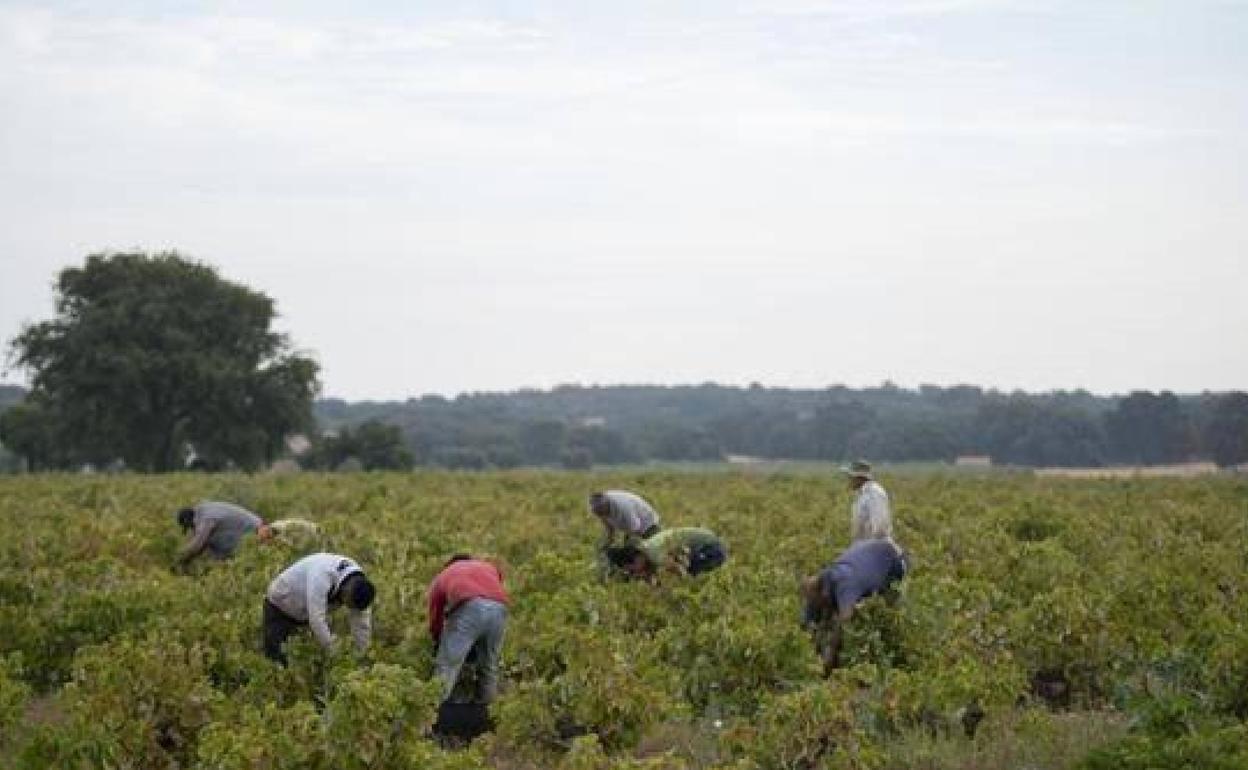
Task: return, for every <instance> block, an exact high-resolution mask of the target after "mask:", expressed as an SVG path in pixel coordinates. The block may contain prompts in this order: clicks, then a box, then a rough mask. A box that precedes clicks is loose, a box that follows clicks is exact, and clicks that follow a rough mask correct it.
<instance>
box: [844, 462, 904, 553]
mask: <svg viewBox="0 0 1248 770" xmlns="http://www.w3.org/2000/svg"><path fill="white" fill-rule="evenodd" d="M841 472H842V473H844V474H845V475H846V476H848V477H849V488H850V489H851V490H852V491H853V492H854V493H855V494H854V502H853V503H852V504H851V505H850V509H849V510H850V518H849V535H850V542H852V543H857V542H858V541H860V540H892V539H893V516H892V513H891V512H890V511H889V506H888V493H887V492H885V491H884V487H882V486H880V484H879V482H877V481H876V480H875V479H874V477H873V476H872V475H871V464H870V463H868V462H866V461H865V460H855V461H854V462H853V463H851V464H850V465H848V466H845V467H842V468H841Z"/></svg>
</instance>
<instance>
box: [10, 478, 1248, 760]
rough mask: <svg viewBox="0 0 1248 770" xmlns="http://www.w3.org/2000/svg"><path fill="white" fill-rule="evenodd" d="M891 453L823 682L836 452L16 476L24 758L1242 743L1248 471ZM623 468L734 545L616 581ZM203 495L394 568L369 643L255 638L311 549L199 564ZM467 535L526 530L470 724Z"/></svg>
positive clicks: (876, 755) (644, 755)
mask: <svg viewBox="0 0 1248 770" xmlns="http://www.w3.org/2000/svg"><path fill="white" fill-rule="evenodd" d="M884 482H885V484H886V485H887V486H888V488H889V490H890V492H891V494H892V496H893V498H894V518H895V520H896V524H897V530H898V537H899V540H900V541H901V543H902V545H903V546H905V547H906V548H907V549H908V550H909V551H910V552H911V554H912V557H913V565H914V571H913V573H912V576H911V577H910V578H909V579H908V580H907V581H906V582H905V584H904V585H903V588H902V597H901V601H900V602H899V603H897V605H896V606H888V605H886V604H884V603H883V602H882V601H880V600H872V601H870V602H868V603H867V604H866V605H864V607H863V609H862V612H861V613H860V615H859V616H858V618H856V620H855V622H854V624H853V626H852V628H851V629H850V631H849V634H848V640H847V646H846V656H845V657H846V664H847V665H846V666H845V667H844V668H843V669H841V670H839V671H837V672H835V674H834V675H833V676H832V677H831V678H830V679H827V680H825V679H823V678H822V677H821V676H820V673H821V672H820V666H819V661H818V659H817V658H816V656H815V654H814V652H813V650H812V649H811V645H810V642H809V639H808V638H807V637H806V636H805V635H804V634H803V632H802V631H801V630H800V629H799V628H798V625H797V618H798V601H797V595H796V590H795V589H796V582H797V579H798V577H799V576H800V575H802V574H803V573H808V572H811V571H813V570H814V569H816V568H817V567H818V566H819V565H821V564H822V563H824V562H826V561H828V560H830V559H831V557H832V556H833V555H834V554H835V553H836V552H838V551H839V550H840V548H842V547H843V546H844V545H846V540H847V532H848V522H847V519H848V514H847V506H848V495H847V492H846V491H845V490H844V488H843V486H842V483H841V480H840V479H839V478H837V477H831V476H827V475H824V476H814V475H769V474H761V473H753V474H740V473H718V474H693V473H676V472H630V473H616V474H571V473H554V472H551V473H538V472H516V473H498V474H479V475H472V474H453V473H420V474H405V475H399V474H394V475H389V474H343V475H311V474H301V475H286V476H277V475H273V476H255V477H248V476H207V475H203V476H201V475H180V476H170V477H142V476H111V477H110V476H31V477H8V478H4V479H0V557H2V558H3V564H4V567H3V570H2V571H0V768H3V769H4V770H12V769H15V768H22V769H23V770H27V769H30V770H43V769H44V768H48V767H64V768H98V767H105V768H118V769H122V768H135V769H138V768H144V769H146V768H203V769H204V770H207V769H209V768H212V769H213V770H216V769H218V768H219V769H221V770H226V769H227V768H228V769H235V768H237V769H239V770H241V769H242V768H259V769H260V770H265V769H270V770H277V769H278V768H283V769H284V768H291V769H292V770H293V769H294V768H312V769H313V770H331V769H332V770H354V769H355V768H407V767H413V768H415V767H421V768H474V767H482V766H485V767H497V768H514V769H516V770H520V769H522V768H525V769H527V768H569V769H577V770H580V769H585V770H590V769H594V770H598V769H604V770H605V769H606V768H673V769H674V768H740V769H742V770H744V768H753V767H760V768H820V767H826V768H872V769H879V770H884V769H886V768H887V769H891V768H963V769H967V770H969V769H970V768H976V769H978V770H996V769H997V768H1001V769H1004V768H1033V769H1034V770H1049V769H1056V768H1082V769H1083V770H1108V769H1109V768H1151V767H1157V768H1161V767H1167V768H1169V767H1176V768H1177V767H1192V768H1219V769H1220V768H1228V769H1229V768H1244V767H1248V728H1246V727H1245V722H1244V720H1245V719H1246V718H1248V484H1246V483H1245V482H1244V481H1243V480H1241V479H1235V478H1228V477H1209V478H1196V479H1146V478H1140V479H1130V480H1072V479H1042V478H1032V477H1028V476H1022V475H1018V476H977V475H969V474H968V475H961V476H943V475H921V474H920V475H902V476H896V477H886V478H885V479H884ZM607 486H623V487H626V488H631V489H635V490H638V491H640V492H642V493H643V494H645V495H646V496H647V497H649V498H650V499H651V500H652V501H653V502H654V503H655V504H656V507H658V509H659V510H660V511H661V512H662V513H663V516H664V523H665V524H667V525H677V524H699V525H706V526H710V527H711V528H713V529H715V530H716V531H718V532H719V533H720V534H721V535H722V536H723V537H724V538H725V540H726V541H727V543H728V545H729V548H730V551H731V556H730V558H729V561H728V563H727V564H726V565H725V566H724V567H723V568H722V569H720V570H719V571H717V572H714V573H711V574H710V575H708V576H704V577H702V578H699V579H696V580H687V581H682V580H675V579H671V580H666V581H664V582H663V583H662V584H661V585H659V586H657V587H652V586H647V585H643V584H631V583H616V582H603V581H602V580H601V579H600V578H599V576H598V574H597V567H596V564H595V561H594V559H593V556H592V543H593V542H594V540H595V539H596V538H598V537H599V535H600V529H599V528H598V526H597V523H596V522H595V521H594V520H593V519H592V518H591V517H590V516H589V515H588V513H587V512H586V511H585V505H584V498H585V495H586V494H587V493H588V492H589V491H591V490H593V489H596V488H602V487H607ZM201 498H217V499H228V500H234V501H237V502H240V503H243V504H246V505H249V506H251V507H253V508H254V509H256V510H257V511H258V512H260V513H261V514H262V515H264V516H266V517H268V518H281V517H287V516H302V517H306V518H310V519H313V520H316V521H318V522H321V523H322V524H323V525H324V528H325V530H326V533H325V540H326V542H325V544H324V545H325V547H326V549H327V550H333V551H337V552H340V553H345V554H348V555H350V556H353V557H354V558H356V559H358V560H359V561H360V562H361V563H363V564H364V566H365V568H366V569H367V570H368V572H369V573H370V575H371V576H372V577H373V579H374V580H375V581H376V582H377V584H378V588H379V595H378V600H377V605H376V609H375V620H374V624H375V636H374V646H373V649H372V652H371V654H370V656H369V657H368V659H366V660H362V661H361V660H355V659H354V658H353V657H351V656H350V655H342V656H339V657H336V658H335V659H333V660H331V661H328V662H325V661H322V659H321V657H320V655H319V653H318V652H317V651H316V650H315V648H314V647H313V645H312V644H311V643H310V641H308V640H307V639H306V638H305V639H304V640H302V641H300V642H299V643H298V644H296V645H295V646H294V650H293V651H292V665H291V667H290V668H289V669H287V670H281V669H278V668H276V667H274V666H272V665H271V664H269V663H268V661H266V660H265V659H264V658H263V657H261V656H260V654H259V652H258V646H259V616H260V603H261V598H262V595H263V591H264V587H265V585H266V584H267V582H268V581H269V579H270V578H271V577H272V576H273V575H274V574H276V573H277V572H278V571H279V570H280V569H281V568H282V567H283V566H284V565H285V564H286V563H287V562H289V561H290V560H292V559H293V558H294V557H295V556H297V555H298V554H297V553H295V552H294V551H293V550H291V549H289V548H288V547H280V546H274V547H261V546H259V545H258V544H257V543H256V542H255V541H254V540H250V541H248V542H247V543H245V546H244V549H243V551H242V552H241V553H240V555H239V557H238V558H237V559H235V560H233V561H231V562H223V563H211V564H199V565H198V566H197V568H196V569H195V570H194V574H192V575H182V574H176V573H175V572H173V571H172V570H171V567H170V565H171V564H172V561H173V556H174V554H175V553H176V550H177V547H178V545H179V542H180V533H179V532H178V531H177V529H176V527H175V526H174V522H173V518H172V513H173V511H174V510H176V509H177V508H178V507H180V506H181V505H185V504H188V503H190V502H193V501H195V500H198V499H201ZM459 550H470V551H473V552H475V553H482V554H491V555H494V556H496V557H498V558H500V559H501V560H503V561H504V562H505V563H506V564H507V565H508V585H509V589H510V591H511V592H512V596H513V599H514V602H513V606H512V614H511V621H510V625H509V628H508V638H507V643H506V645H505V648H504V685H503V687H504V689H503V692H502V694H501V696H500V699H499V700H498V702H497V703H496V704H495V708H494V716H495V719H496V721H497V728H496V730H495V731H494V733H493V734H491V735H489V736H487V737H485V738H483V739H481V740H479V741H477V742H476V743H474V744H473V745H472V746H471V747H469V748H468V749H461V750H454V751H447V750H443V749H442V748H440V747H438V746H437V745H436V744H435V743H433V742H432V741H430V740H429V739H428V738H427V737H426V732H427V729H428V726H429V724H430V723H431V721H432V717H433V714H434V710H435V706H436V696H435V688H434V687H433V686H432V685H431V684H430V683H429V681H428V680H429V676H430V672H431V667H432V665H431V664H432V661H431V655H430V652H431V649H430V644H429V640H428V638H427V633H426V630H425V619H426V611H425V605H424V598H425V597H424V589H425V586H426V585H427V583H428V581H429V580H430V579H431V578H432V577H433V575H434V574H435V573H436V572H437V570H438V569H439V568H440V566H441V564H442V563H443V562H444V561H445V559H446V557H447V556H448V555H450V554H451V553H453V552H455V551H459ZM335 620H336V621H337V622H338V623H341V622H342V621H343V620H344V619H343V618H341V617H339V618H336V619H335ZM981 712H982V715H983V716H982V721H980V722H978V724H976V721H977V720H976V715H978V714H979V713H981ZM972 734H973V737H972Z"/></svg>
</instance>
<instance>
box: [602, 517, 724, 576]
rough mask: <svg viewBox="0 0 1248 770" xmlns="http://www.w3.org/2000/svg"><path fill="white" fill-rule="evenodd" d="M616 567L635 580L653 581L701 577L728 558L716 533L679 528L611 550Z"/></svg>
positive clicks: (700, 529) (666, 530)
mask: <svg viewBox="0 0 1248 770" xmlns="http://www.w3.org/2000/svg"><path fill="white" fill-rule="evenodd" d="M607 558H608V559H609V560H610V561H611V564H612V566H614V567H615V568H616V569H621V570H623V571H625V572H626V573H628V574H629V575H631V576H633V577H640V578H646V579H648V580H649V579H653V578H654V577H655V576H656V575H658V574H659V573H660V572H673V573H676V574H684V575H700V574H702V573H703V572H710V571H711V570H713V569H716V568H717V567H719V566H720V565H721V564H723V563H724V561H725V560H726V559H727V558H728V551H727V549H726V548H725V547H724V543H723V541H722V540H720V539H719V536H717V535H716V534H715V533H714V532H712V531H710V530H709V529H703V528H701V527H675V528H673V529H665V530H663V531H661V532H659V533H658V534H655V535H651V536H650V537H648V538H646V539H645V540H642V541H641V542H640V543H638V544H637V545H622V546H613V547H610V548H608V549H607Z"/></svg>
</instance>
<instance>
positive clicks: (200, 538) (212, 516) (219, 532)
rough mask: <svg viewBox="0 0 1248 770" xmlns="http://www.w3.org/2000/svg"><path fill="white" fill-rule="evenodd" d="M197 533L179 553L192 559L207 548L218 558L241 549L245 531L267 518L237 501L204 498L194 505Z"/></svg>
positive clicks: (181, 557) (256, 527) (189, 559)
mask: <svg viewBox="0 0 1248 770" xmlns="http://www.w3.org/2000/svg"><path fill="white" fill-rule="evenodd" d="M194 510H195V518H194V522H195V524H194V527H195V534H194V535H193V536H192V537H191V541H190V542H189V543H187V544H186V547H185V548H183V549H182V554H181V556H180V557H179V558H180V560H181V561H182V562H183V563H186V562H189V561H191V560H192V559H194V558H195V557H196V556H198V555H200V554H201V553H203V552H204V551H205V550H207V551H208V552H209V553H211V554H212V555H213V556H215V557H216V558H218V559H228V558H230V557H231V556H233V555H234V552H235V551H237V550H238V544H239V542H240V541H241V540H242V539H243V535H245V534H247V533H248V532H254V531H256V530H257V529H258V528H259V527H260V525H261V524H263V523H264V520H263V519H261V518H260V517H259V516H257V515H256V514H254V513H252V512H251V511H249V510H247V509H246V508H243V507H241V506H237V505H234V504H233V503H219V502H215V501H212V500H205V501H203V502H201V503H199V504H198V505H196V506H195V508H194Z"/></svg>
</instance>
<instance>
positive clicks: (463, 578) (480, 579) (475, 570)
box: [429, 559, 510, 639]
mask: <svg viewBox="0 0 1248 770" xmlns="http://www.w3.org/2000/svg"><path fill="white" fill-rule="evenodd" d="M470 599H490V600H492V601H496V602H500V603H502V604H506V603H507V602H508V601H510V600H509V599H508V597H507V590H506V589H504V588H503V573H501V572H499V571H498V567H495V566H494V565H493V564H491V563H489V562H488V561H483V560H481V559H460V560H459V561H455V562H451V563H450V564H448V565H447V566H446V568H445V569H443V570H442V571H441V572H439V573H438V576H437V577H435V578H434V579H433V582H432V583H430V584H429V634H430V636H432V637H433V638H434V639H440V638H441V637H442V625H443V623H444V622H445V620H446V616H447V615H449V614H450V613H451V612H453V611H454V610H455V608H456V607H458V606H459V605H461V604H463V603H464V602H466V601H469V600H470Z"/></svg>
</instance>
